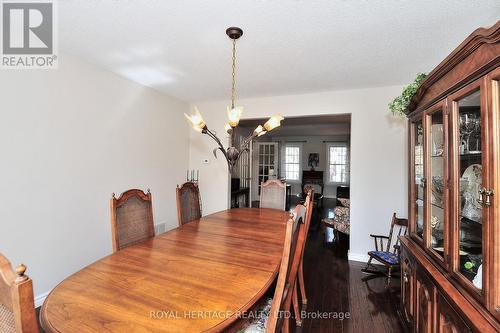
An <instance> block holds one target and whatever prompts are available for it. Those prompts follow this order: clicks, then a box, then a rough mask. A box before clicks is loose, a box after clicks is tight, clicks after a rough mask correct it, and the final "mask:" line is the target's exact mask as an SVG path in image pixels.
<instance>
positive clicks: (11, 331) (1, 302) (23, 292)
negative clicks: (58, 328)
mask: <svg viewBox="0 0 500 333" xmlns="http://www.w3.org/2000/svg"><path fill="white" fill-rule="evenodd" d="M25 272H26V266H24V265H18V266H17V267H16V270H15V271H14V270H13V269H12V266H11V264H10V262H9V261H8V260H7V258H5V257H4V256H3V255H1V254H0V332H2V333H38V332H39V330H38V322H37V319H36V313H35V305H34V297H33V282H32V281H31V279H30V278H29V277H28V276H27V275H25Z"/></svg>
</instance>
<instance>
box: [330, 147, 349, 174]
mask: <svg viewBox="0 0 500 333" xmlns="http://www.w3.org/2000/svg"><path fill="white" fill-rule="evenodd" d="M347 149H348V148H347V145H346V144H339V145H331V146H329V147H328V181H329V182H330V183H347V181H348V173H349V165H348V164H349V159H348V150H347Z"/></svg>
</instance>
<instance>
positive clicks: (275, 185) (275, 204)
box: [259, 179, 286, 210]
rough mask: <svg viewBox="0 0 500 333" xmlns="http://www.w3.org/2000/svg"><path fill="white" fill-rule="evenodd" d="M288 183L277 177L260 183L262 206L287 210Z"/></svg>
mask: <svg viewBox="0 0 500 333" xmlns="http://www.w3.org/2000/svg"><path fill="white" fill-rule="evenodd" d="M285 206H286V184H285V183H283V182H282V181H280V180H277V179H268V180H267V181H265V182H263V183H261V185H260V205H259V207H260V208H274V209H281V210H285Z"/></svg>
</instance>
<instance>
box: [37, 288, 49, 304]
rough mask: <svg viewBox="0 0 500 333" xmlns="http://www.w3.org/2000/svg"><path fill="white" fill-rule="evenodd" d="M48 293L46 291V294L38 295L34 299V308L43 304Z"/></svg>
mask: <svg viewBox="0 0 500 333" xmlns="http://www.w3.org/2000/svg"><path fill="white" fill-rule="evenodd" d="M49 293H50V291H47V292H46V293H43V294H40V295H38V296H36V297H35V308H38V307H40V306H42V304H43V302H45V299H46V298H47V296H48V295H49Z"/></svg>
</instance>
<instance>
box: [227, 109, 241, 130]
mask: <svg viewBox="0 0 500 333" xmlns="http://www.w3.org/2000/svg"><path fill="white" fill-rule="evenodd" d="M242 113H243V107H241V106H237V107H234V108H232V109H231V108H229V106H228V107H227V118H228V119H229V122H228V123H229V125H231V127H236V126H238V124H239V122H240V118H241V114H242Z"/></svg>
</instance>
